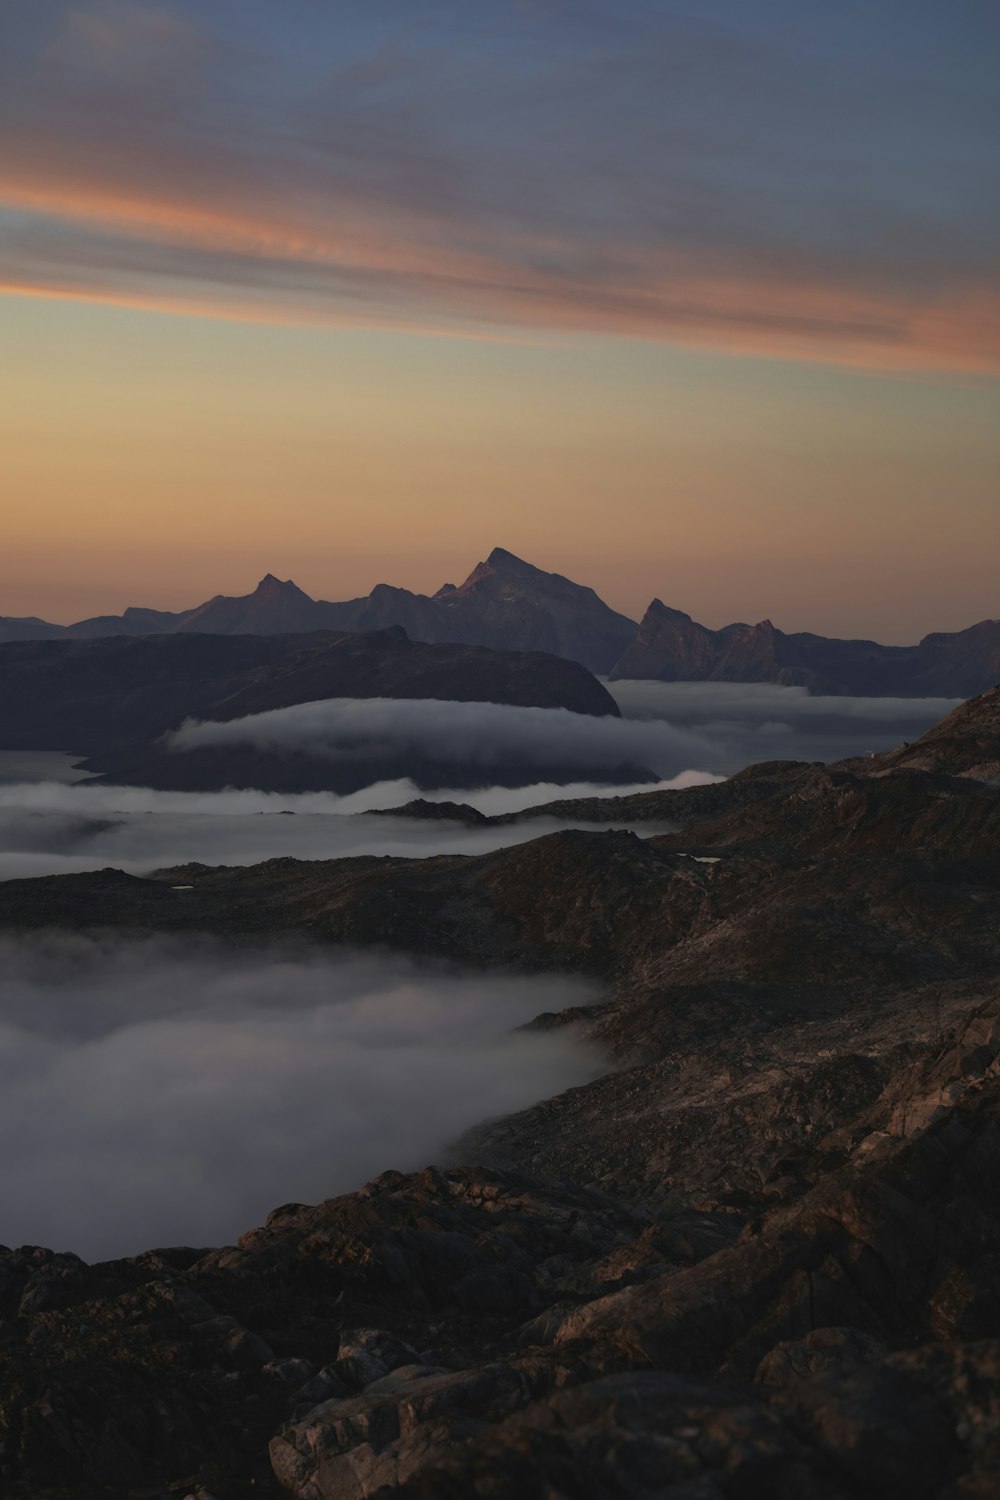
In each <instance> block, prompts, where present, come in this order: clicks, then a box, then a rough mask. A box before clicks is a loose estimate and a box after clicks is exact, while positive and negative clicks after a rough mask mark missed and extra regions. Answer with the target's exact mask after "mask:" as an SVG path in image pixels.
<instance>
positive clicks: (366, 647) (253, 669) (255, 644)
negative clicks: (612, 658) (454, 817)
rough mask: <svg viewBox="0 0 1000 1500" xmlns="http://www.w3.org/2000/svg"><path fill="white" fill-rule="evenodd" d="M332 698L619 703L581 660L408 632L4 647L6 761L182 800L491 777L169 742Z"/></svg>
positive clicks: (450, 750)
mask: <svg viewBox="0 0 1000 1500" xmlns="http://www.w3.org/2000/svg"><path fill="white" fill-rule="evenodd" d="M329 698H401V699H412V698H434V699H450V700H452V701H458V702H465V703H501V704H509V705H514V706H518V707H526V708H564V709H569V710H570V711H572V712H574V713H577V714H581V715H590V716H595V717H601V716H614V717H618V716H619V711H618V706H617V704H616V703H615V701H614V699H613V698H612V697H611V695H610V694H609V693H608V691H607V689H606V688H604V687H603V686H602V685H601V683H599V682H598V681H597V680H596V678H594V677H593V676H592V675H591V674H590V673H589V672H588V671H587V670H586V668H585V667H582V666H581V665H580V664H579V663H578V662H571V661H566V660H564V659H562V658H561V657H558V656H552V655H547V654H546V653H544V652H516V651H490V650H488V649H486V648H485V647H482V646H463V645H449V644H441V645H427V644H423V643H417V642H414V641H411V640H409V639H408V637H407V636H406V634H405V633H404V631H402V630H400V629H399V628H398V627H393V628H392V629H389V630H382V631H372V632H349V631H339V632H335V631H319V632H313V633H311V634H290V635H282V636H266V637H264V636H254V635H249V634H241V635H234V636H225V635H199V634H195V633H183V634H177V635H169V636H164V635H159V636H138V637H131V636H122V637H116V638H114V639H110V640H97V641H88V640H83V641H81V640H66V639H63V640H56V641H23V642H10V643H8V644H6V645H0V750H39V749H48V748H51V747H53V746H58V747H62V748H65V749H68V750H71V751H74V752H76V753H77V754H79V755H81V756H87V757H88V758H89V759H88V769H89V770H92V771H95V772H99V773H101V774H103V775H104V776H106V777H107V779H109V780H112V781H115V782H118V783H126V784H134V785H142V786H153V787H165V788H172V789H175V790H182V791H183V790H192V791H194V790H199V791H200V790H214V789H219V788H222V787H226V786H254V787H259V788H261V789H263V790H271V791H283V792H293V791H320V790H331V791H338V792H348V791H354V790H355V789H356V788H357V787H359V786H367V785H369V784H370V783H371V782H372V781H382V780H394V779H396V778H398V777H403V776H410V777H412V779H413V780H414V781H416V782H417V784H418V785H420V786H422V787H434V786H449V785H460V786H476V785H479V784H481V782H482V774H483V773H482V766H481V764H479V763H478V762H476V761H475V757H474V756H473V755H472V754H471V752H470V753H469V754H465V753H464V752H463V748H462V746H458V747H456V746H454V745H450V744H444V745H442V747H441V754H440V756H438V758H437V759H436V760H435V761H433V763H432V762H431V761H430V760H429V759H426V758H425V759H424V760H421V759H420V757H419V756H418V755H409V754H403V753H402V752H400V753H399V754H398V755H390V754H387V753H386V752H381V751H376V750H373V749H371V748H370V747H368V746H365V745H363V744H360V742H359V748H358V749H357V751H356V752H355V751H351V752H350V753H348V752H346V751H345V753H344V754H343V755H342V756H338V757H337V760H336V762H334V761H333V760H331V759H329V758H328V757H321V756H316V755H312V754H310V753H308V752H305V751H296V750H294V749H291V750H288V751H282V752H280V753H270V752H267V753H265V752H262V751H257V750H253V749H252V748H248V747H245V746H238V745H237V746H226V747H223V748H208V749H204V750H201V749H195V750H189V751H186V752H185V753H184V754H183V755H178V754H174V753H172V752H171V751H169V750H168V749H167V748H166V747H165V745H164V744H163V735H164V734H165V733H166V732H167V731H168V730H171V729H175V728H178V727H179V726H180V725H181V724H182V723H183V722H184V720H185V719H188V718H196V719H211V720H217V721H220V720H221V721H226V720H231V719H237V718H242V717H244V716H247V715H253V714H262V713H267V712H268V711H270V710H272V709H280V708H289V707H292V706H293V705H295V704H300V703H313V702H316V701H318V700H323V699H329ZM379 754H381V755H382V759H381V760H379V759H377V756H378V755H379ZM490 778H491V780H492V781H495V782H499V783H501V784H503V785H507V786H520V785H524V784H527V783H529V782H535V781H545V780H551V781H558V782H567V781H571V780H574V779H579V776H578V771H577V770H575V769H574V768H573V767H571V766H567V765H564V764H562V763H561V762H560V761H558V759H557V758H556V752H555V751H554V752H553V755H552V757H551V758H550V759H549V760H546V761H544V762H536V763H531V764H529V763H527V762H525V763H524V764H514V763H513V761H511V762H510V763H508V762H507V761H505V762H504V763H503V764H502V765H499V766H495V767H493V768H492V769H491V772H490ZM595 779H601V777H600V775H599V774H598V773H595ZM607 779H608V780H616V779H622V780H628V781H644V780H653V779H654V778H653V775H652V772H650V771H648V770H646V769H645V768H644V767H642V766H633V765H627V766H625V765H623V766H620V767H613V768H611V769H610V771H609V773H608V777H607Z"/></svg>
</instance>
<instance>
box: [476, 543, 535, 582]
mask: <svg viewBox="0 0 1000 1500" xmlns="http://www.w3.org/2000/svg"><path fill="white" fill-rule="evenodd" d="M484 567H485V568H492V569H493V571H494V572H495V573H519V574H522V575H526V576H533V575H537V574H541V573H542V572H543V569H542V568H536V567H535V565H534V563H530V562H525V560H524V558H523V557H517V556H516V554H515V553H513V552H508V551H507V549H506V547H494V548H493V551H492V552H491V553H490V555H489V557H488V558H487V559H486V561H485V563H480V564H479V568H484ZM477 571H478V569H477Z"/></svg>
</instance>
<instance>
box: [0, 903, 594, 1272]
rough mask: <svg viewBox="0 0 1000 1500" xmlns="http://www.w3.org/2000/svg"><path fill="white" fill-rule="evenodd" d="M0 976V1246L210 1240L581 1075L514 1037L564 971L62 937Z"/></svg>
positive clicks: (580, 1059) (423, 1156)
mask: <svg viewBox="0 0 1000 1500" xmlns="http://www.w3.org/2000/svg"><path fill="white" fill-rule="evenodd" d="M0 969H2V972H3V974H4V982H3V1013H2V1017H0V1130H2V1132H3V1135H4V1139H6V1140H7V1141H17V1142H18V1149H17V1151H16V1152H10V1153H9V1154H7V1156H6V1159H5V1165H4V1168H3V1171H2V1173H0V1192H2V1200H3V1205H4V1207H3V1231H4V1236H5V1238H6V1240H7V1241H8V1242H11V1243H15V1244H18V1243H23V1242H27V1243H42V1244H45V1245H49V1246H52V1247H53V1248H55V1249H60V1250H65V1249H73V1250H75V1251H76V1252H77V1253H78V1254H80V1255H82V1256H84V1258H86V1259H92V1260H93V1259H102V1258H110V1257H117V1256H122V1255H134V1254H138V1253H139V1252H140V1251H142V1250H145V1249H148V1248H150V1247H151V1246H153V1245H161V1244H175V1243H187V1244H206V1245H207V1244H217V1243H225V1242H226V1241H228V1240H231V1239H234V1238H235V1237H236V1235H237V1234H239V1233H240V1232H241V1231H242V1230H243V1229H245V1228H246V1227H247V1226H248V1225H249V1224H253V1223H256V1222H257V1221H258V1220H260V1219H262V1218H263V1217H264V1216H265V1215H266V1213H267V1212H268V1211H269V1210H270V1209H271V1208H273V1207H274V1205H275V1204H276V1203H278V1202H281V1201H285V1200H289V1199H291V1200H295V1199H298V1200H300V1201H305V1202H312V1201H316V1200H318V1199H322V1198H325V1197H329V1196H331V1195H333V1194H336V1193H341V1192H346V1191H348V1190H351V1189H353V1188H357V1187H360V1186H361V1185H362V1183H363V1182H364V1181H365V1180H366V1179H367V1178H368V1177H371V1176H374V1175H376V1174H377V1173H378V1172H380V1171H381V1170H383V1169H384V1168H385V1167H386V1166H389V1165H392V1166H395V1167H397V1168H402V1169H407V1168H416V1167H420V1166H423V1165H424V1163H425V1162H427V1161H430V1160H438V1159H442V1158H443V1157H445V1156H446V1155H447V1152H448V1148H449V1146H450V1145H451V1143H452V1142H453V1141H454V1140H455V1139H456V1138H457V1137H458V1136H459V1135H460V1134H461V1132H462V1131H463V1130H464V1129H466V1128H467V1127H468V1126H471V1125H473V1124H475V1123H477V1122H478V1121H480V1120H482V1119H484V1118H488V1117H490V1116H493V1115H498V1114H506V1113H508V1112H509V1111H511V1110H516V1109H520V1108H523V1107H524V1106H526V1105H528V1104H532V1103H534V1101H535V1100H536V1099H539V1098H543V1097H545V1096H546V1095H548V1094H552V1093H557V1092H559V1091H561V1090H562V1089H564V1088H567V1087H568V1086H570V1085H571V1084H575V1083H582V1082H584V1081H586V1080H587V1079H588V1078H590V1077H593V1076H594V1075H595V1073H596V1072H597V1071H598V1068H597V1064H596V1062H595V1059H594V1057H593V1055H592V1054H590V1053H588V1051H587V1050H586V1049H585V1048H584V1046H583V1045H582V1043H580V1042H579V1041H578V1040H576V1039H575V1038H574V1037H573V1036H572V1035H571V1034H570V1033H569V1032H567V1031H565V1030H562V1031H559V1032H556V1033H552V1034H539V1033H532V1032H524V1031H518V1030H516V1029H515V1028H518V1027H520V1026H522V1025H523V1023H524V1022H526V1021H528V1020H530V1019H531V1018H532V1017H533V1016H535V1015H537V1014H538V1013H539V1012H541V1011H549V1010H561V1009H563V1008H564V1007H566V1006H568V1005H579V1004H586V1003H588V1002H590V1001H593V1000H594V999H596V998H597V996H598V991H597V989H596V987H595V986H593V985H591V984H588V983H587V982H586V981H583V980H570V979H560V978H553V977H543V978H531V979H522V978H518V979H514V978H490V977H483V976H480V975H470V974H463V973H460V972H454V971H450V970H449V969H447V968H445V967H433V966H428V965H422V966H421V965H418V964H414V963H409V962H407V960H405V959H403V958H400V957H398V956H397V957H392V958H381V957H378V956H371V955H361V956H359V955H352V954H349V953H329V952H327V953H322V952H316V951H310V950H307V949H303V950H296V949H294V948H290V949H278V948H274V949H266V948H264V949H249V950H247V949H243V950H236V951H234V950H232V949H227V948H224V947H223V946H222V945H221V944H219V943H216V942H213V941H212V940H211V939H209V938H205V939H203V940H201V941H195V942H192V941H191V940H190V939H188V940H185V941H184V942H183V943H181V942H172V941H166V940H164V939H162V938H156V939H145V940H143V939H136V940H134V941H121V940H118V939H111V938H109V937H100V936H87V935H82V936H81V935H74V934H67V933H53V934H46V935H44V936H41V937H37V938H30V939H29V938H25V939H20V940H19V939H16V938H4V939H2V940H0ZM29 1122H30V1127H29ZM26 1127H28V1128H26Z"/></svg>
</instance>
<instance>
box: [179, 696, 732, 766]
mask: <svg viewBox="0 0 1000 1500" xmlns="http://www.w3.org/2000/svg"><path fill="white" fill-rule="evenodd" d="M166 743H167V745H168V746H169V748H170V749H172V750H174V751H177V752H183V751H185V750H199V749H205V748H212V749H217V748H219V747H220V746H222V747H225V746H233V747H234V748H235V747H237V746H251V747H252V748H254V749H255V750H264V751H268V752H276V753H278V754H293V753H296V752H298V753H305V754H308V755H310V756H320V757H323V758H325V759H329V760H331V761H337V760H345V759H348V758H349V759H351V760H352V761H353V760H355V759H356V758H357V756H358V755H359V753H364V754H366V755H367V756H369V757H370V758H371V759H372V760H373V761H376V762H378V761H385V760H389V759H393V760H402V761H404V763H405V761H406V759H407V757H410V758H412V759H414V760H432V761H436V762H442V761H443V762H445V763H453V764H455V765H460V766H462V767H469V766H473V767H476V768H479V769H481V770H482V772H483V785H484V786H485V785H489V782H490V779H491V773H493V775H494V779H495V773H496V771H497V770H498V769H499V768H501V767H508V766H510V765H512V764H515V765H522V766H538V767H540V768H542V767H546V766H566V767H569V768H572V769H574V770H577V771H579V772H581V773H588V772H589V773H591V774H596V773H599V772H601V771H608V770H610V771H614V769H615V768H617V767H620V766H633V767H639V768H646V767H648V768H650V769H651V770H652V771H654V772H655V773H656V774H657V775H658V776H676V775H677V774H678V773H679V772H680V771H683V770H687V769H689V768H690V767H692V766H697V767H700V766H702V765H703V764H704V763H705V762H706V760H707V759H708V758H710V757H711V753H712V750H711V746H710V745H709V744H708V742H707V741H705V740H703V739H702V738H701V737H700V736H699V735H698V734H696V733H692V732H691V731H690V730H688V729H676V728H675V727H674V726H673V724H671V723H669V722H667V721H666V720H664V719H659V718H658V719H655V720H651V721H648V722H647V721H632V720H628V719H618V718H614V717H612V716H611V715H607V716H604V717H601V718H596V717H593V716H591V715H589V714H577V713H571V712H570V710H569V709H566V708H523V707H516V706H514V705H511V704H507V703H458V702H454V701H452V700H450V699H447V700H445V699H437V698H325V699H322V700H319V701H317V702H314V703H296V704H294V705H292V706H291V707H290V708H278V709H272V710H271V711H270V712H268V713H261V714H250V715H248V716H247V717H245V718H241V719H230V720H228V721H226V722H221V723H220V722H217V721H206V722H198V721H195V720H189V721H188V722H187V723H185V724H183V725H182V726H181V728H180V729H177V730H175V731H174V732H173V733H172V734H170V735H168V736H167V737H166Z"/></svg>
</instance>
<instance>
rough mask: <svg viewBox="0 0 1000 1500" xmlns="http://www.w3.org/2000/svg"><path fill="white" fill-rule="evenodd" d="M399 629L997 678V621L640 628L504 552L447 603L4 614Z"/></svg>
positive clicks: (941, 689)
mask: <svg viewBox="0 0 1000 1500" xmlns="http://www.w3.org/2000/svg"><path fill="white" fill-rule="evenodd" d="M389 626H401V627H402V629H403V630H405V631H406V633H407V635H408V636H409V637H410V638H411V640H414V641H424V642H428V643H432V644H461V645H469V646H488V647H490V648H491V649H493V650H499V651H544V652H549V653H551V654H553V655H555V656H562V657H566V658H567V659H569V660H571V661H577V662H580V663H582V664H583V665H584V666H585V667H587V668H589V670H590V671H591V672H596V673H598V674H601V675H607V676H609V677H610V678H611V679H612V680H614V679H621V678H645V679H655V680H658V681H661V682H773V683H779V684H783V685H785V686H789V687H805V688H808V689H810V690H811V691H813V692H817V693H828V694H850V695H857V696H862V697H871V696H880V695H889V696H900V697H927V696H930V697H934V696H944V697H966V696H971V695H973V694H976V693H980V692H984V691H985V690H986V689H987V688H988V687H992V686H993V685H994V684H995V683H996V682H997V681H1000V620H982V621H980V622H979V623H978V624H976V625H972V626H970V627H969V628H968V629H967V630H960V631H955V632H950V633H949V632H937V633H934V634H931V635H926V636H924V638H923V639H922V640H921V641H920V642H919V643H918V644H917V645H914V646H885V645H881V644H879V643H878V642H877V641H868V640H839V639H836V638H833V637H829V636H822V635H814V634H812V633H810V632H807V631H799V632H795V633H791V634H789V633H786V632H785V631H782V630H779V629H778V628H777V627H776V626H775V625H773V624H772V623H771V621H770V620H762V621H760V622H758V623H757V624H754V625H748V624H743V623H738V624H733V625H725V626H723V627H722V628H721V629H720V630H711V629H709V628H708V627H707V626H705V625H700V624H699V623H698V622H697V621H696V620H693V619H692V618H691V616H690V615H687V614H685V613H684V612H683V611H682V610H679V609H672V608H670V607H669V606H668V605H666V604H664V603H663V602H662V601H661V600H659V599H654V600H653V601H652V603H651V604H650V606H649V608H648V609H647V610H646V613H645V614H644V616H643V618H642V620H641V621H640V622H638V623H637V622H636V621H635V620H631V619H629V618H628V616H627V615H622V614H618V613H617V612H616V611H615V610H613V609H611V608H610V606H609V605H607V604H605V603H604V601H603V600H602V599H601V598H599V597H598V595H597V594H596V593H595V592H594V590H593V589H591V588H587V587H585V586H584V585H582V584H578V583H574V582H573V581H572V580H571V579H569V578H564V577H563V576H562V574H560V573H547V572H545V571H544V570H543V569H542V568H536V567H535V566H534V565H533V564H532V563H529V562H525V561H524V560H523V559H522V558H519V557H515V556H514V554H513V553H512V552H507V551H505V550H504V549H503V548H502V547H495V548H494V549H493V551H492V552H491V553H490V555H489V557H487V559H486V560H485V562H480V563H477V565H476V566H475V568H473V570H472V572H471V573H470V574H469V576H468V578H466V580H465V582H464V583H462V584H459V585H457V586H456V585H454V584H451V583H446V584H444V585H443V586H442V587H441V588H440V589H438V591H437V593H436V594H433V595H428V594H415V593H412V592H411V591H410V590H409V589H402V588H394V587H393V586H392V585H390V584H387V583H379V584H376V586H375V588H373V589H372V591H371V593H370V594H368V595H366V596H364V597H362V598H359V599H348V600H344V601H341V602H339V603H337V602H333V601H330V600H322V599H312V598H310V596H309V595H308V594H307V593H305V592H304V591H303V590H302V589H300V588H298V586H297V585H296V584H294V583H293V582H292V581H291V580H290V579H288V580H282V579H279V578H275V577H274V575H273V574H271V573H268V574H267V575H266V576H265V577H264V578H262V579H261V581H260V583H259V584H258V585H257V587H256V589H255V590H254V591H253V593H252V594H244V595H240V596H236V597H230V596H227V595H224V594H217V595H216V596H215V597H214V598H213V599H209V600H207V601H206V603H204V604H200V605H198V606H197V607H196V608H194V609H188V610H182V611H180V612H178V613H172V612H170V611H168V610H155V609H144V608H134V607H133V608H129V609H126V610H125V612H124V614H121V615H97V616H95V617H94V618H92V619H88V620H80V621H78V622H77V623H76V624H73V625H52V624H49V623H48V622H47V621H45V620H39V619H35V618H34V617H31V618H27V619H13V618H7V617H0V642H9V641H25V640H39V639H57V638H61V639H65V638H69V639H76V638H84V639H93V638H99V637H104V636H120V635H180V634H184V635H189V634H194V633H198V634H204V635H285V634H289V633H301V632H304V631H313V630H340V631H372V630H383V629H386V628H387V627H389Z"/></svg>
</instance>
